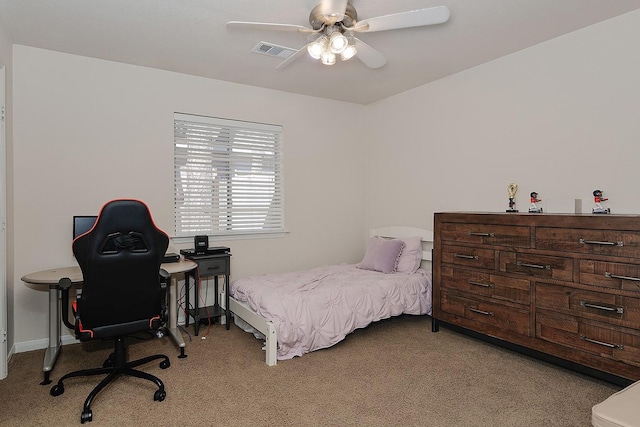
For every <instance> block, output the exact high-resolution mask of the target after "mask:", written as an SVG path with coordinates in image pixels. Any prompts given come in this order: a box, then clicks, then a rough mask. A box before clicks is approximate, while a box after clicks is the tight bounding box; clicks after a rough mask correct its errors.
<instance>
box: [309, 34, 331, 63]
mask: <svg viewBox="0 0 640 427" xmlns="http://www.w3.org/2000/svg"><path fill="white" fill-rule="evenodd" d="M328 43H329V39H327V37H326V36H321V37H318V38H317V39H315V40H314V41H312V42H311V43H309V44H308V45H307V52H309V55H310V56H311V57H312V58H314V59H320V57H321V56H322V53H323V52H324V51H325V49H326V47H327V44H328Z"/></svg>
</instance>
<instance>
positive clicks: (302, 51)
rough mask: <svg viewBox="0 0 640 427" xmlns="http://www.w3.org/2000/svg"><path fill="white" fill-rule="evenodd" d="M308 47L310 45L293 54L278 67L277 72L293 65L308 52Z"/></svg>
mask: <svg viewBox="0 0 640 427" xmlns="http://www.w3.org/2000/svg"><path fill="white" fill-rule="evenodd" d="M307 46H308V45H304V46H302V47H301V48H300V49H299V50H298V51H297V52H296V53H293V54H291V55H290V56H289V57H288V58H287V59H285V60H284V61H282V62H281V63H279V64H278V66H277V67H276V70H279V69H281V68H284V67H286V66H287V65H289V64H291V63H292V62H293V61H295V60H296V59H298V58H300V57H301V56H302V55H303V54H304V53H306V52H307Z"/></svg>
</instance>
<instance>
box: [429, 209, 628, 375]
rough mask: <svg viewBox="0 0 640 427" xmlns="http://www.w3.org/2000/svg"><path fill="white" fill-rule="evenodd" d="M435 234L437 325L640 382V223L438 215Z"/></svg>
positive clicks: (610, 218) (617, 218)
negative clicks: (494, 339) (475, 334)
mask: <svg viewBox="0 0 640 427" xmlns="http://www.w3.org/2000/svg"><path fill="white" fill-rule="evenodd" d="M434 232H435V236H434V255H433V318H434V321H435V322H436V324H437V322H439V321H441V322H446V323H448V324H451V325H456V326H459V327H462V328H465V329H467V330H470V331H473V332H476V333H479V334H482V335H485V336H488V337H492V338H497V339H499V340H501V341H506V342H507V343H511V344H516V345H517V346H519V347H524V348H525V349H531V350H535V351H536V352H539V353H541V354H546V355H551V356H554V357H555V358H559V359H560V360H564V361H569V362H572V363H574V364H577V365H581V366H584V367H587V370H595V371H596V372H603V373H605V375H613V376H616V377H621V378H625V379H628V380H633V381H635V380H639V379H640V215H591V214H586V215H573V214H566V215H565V214H528V213H436V214H435V216H434ZM436 330H437V326H436Z"/></svg>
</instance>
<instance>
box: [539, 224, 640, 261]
mask: <svg viewBox="0 0 640 427" xmlns="http://www.w3.org/2000/svg"><path fill="white" fill-rule="evenodd" d="M535 240H536V243H535V245H536V249H544V250H553V251H563V252H575V253H581V254H592V255H610V256H623V257H631V258H640V233H639V232H637V231H623V230H587V229H579V228H551V227H536V239H535Z"/></svg>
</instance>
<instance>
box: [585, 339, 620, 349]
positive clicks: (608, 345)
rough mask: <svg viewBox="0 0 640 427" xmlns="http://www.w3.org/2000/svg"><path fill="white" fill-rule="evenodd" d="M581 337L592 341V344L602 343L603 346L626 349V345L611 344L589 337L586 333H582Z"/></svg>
mask: <svg viewBox="0 0 640 427" xmlns="http://www.w3.org/2000/svg"><path fill="white" fill-rule="evenodd" d="M580 339H581V340H582V341H586V342H590V343H592V344H598V345H601V346H604V347H608V348H617V349H620V350H624V345H622V344H609V343H608V342H603V341H598V340H592V339H591V338H587V337H585V336H584V335H580Z"/></svg>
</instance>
